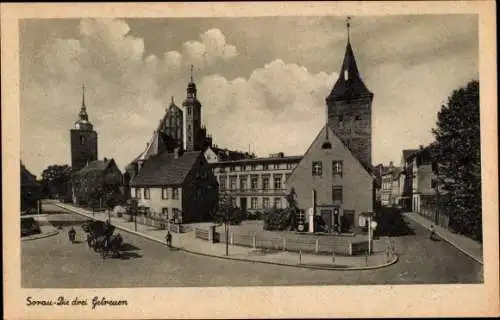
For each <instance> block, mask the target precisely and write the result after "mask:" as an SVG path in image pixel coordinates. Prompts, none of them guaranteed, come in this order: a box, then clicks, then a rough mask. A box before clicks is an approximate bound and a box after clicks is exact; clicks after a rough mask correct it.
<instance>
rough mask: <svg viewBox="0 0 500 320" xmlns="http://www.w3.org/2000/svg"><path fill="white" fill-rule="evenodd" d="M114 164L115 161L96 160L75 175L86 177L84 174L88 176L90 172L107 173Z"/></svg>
mask: <svg viewBox="0 0 500 320" xmlns="http://www.w3.org/2000/svg"><path fill="white" fill-rule="evenodd" d="M112 162H114V160H113V159H106V160H95V161H92V162H89V163H88V164H87V165H86V166H85V167H83V168H82V169H81V170H80V171H77V172H75V175H84V174H87V173H89V172H99V171H105V170H106V169H107V168H108V167H109V165H110V164H111V163H112Z"/></svg>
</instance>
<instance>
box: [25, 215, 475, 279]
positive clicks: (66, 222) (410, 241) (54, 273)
mask: <svg viewBox="0 0 500 320" xmlns="http://www.w3.org/2000/svg"><path fill="white" fill-rule="evenodd" d="M46 211H47V212H51V213H49V215H48V220H49V221H50V222H51V223H52V224H54V225H55V226H58V225H63V226H64V229H63V230H62V232H60V233H59V234H58V235H56V236H53V237H49V238H44V239H38V240H33V241H25V242H22V286H23V287H26V288H33V287H34V288H93V287H96V288H98V287H176V286H181V287H186V286H273V285H335V284H337V285H350V284H352V285H360V284H412V283H478V282H481V281H482V266H481V265H480V264H479V263H477V262H475V261H474V260H472V259H471V258H469V257H468V256H466V255H465V254H463V253H461V252H460V251H458V250H457V249H455V248H454V247H452V246H450V245H449V244H447V243H446V242H444V241H439V242H434V241H432V242H431V241H430V240H429V239H428V238H427V233H426V231H425V229H423V228H421V227H420V226H418V225H416V224H415V223H414V222H411V221H409V222H408V224H409V227H410V228H412V229H413V230H414V231H415V234H413V235H407V236H401V237H398V238H397V239H396V250H397V252H398V255H399V257H400V258H399V259H400V260H399V262H397V263H396V264H394V265H392V266H389V267H386V268H382V269H376V270H367V271H328V270H310V269H301V268H295V267H284V266H273V265H266V264H260V263H248V262H240V261H230V260H223V259H218V258H211V257H205V256H199V255H194V254H189V253H185V252H183V251H179V250H175V249H173V250H169V249H168V248H166V247H165V246H163V245H161V244H159V243H155V242H152V241H149V240H146V239H143V238H142V237H138V236H135V235H131V234H128V233H125V232H121V234H122V236H123V238H124V241H125V243H126V245H125V249H126V251H125V252H124V254H123V257H122V258H121V259H118V258H114V259H111V258H107V259H105V260H102V259H101V257H100V256H99V254H98V253H96V252H94V251H92V250H89V248H88V247H87V244H86V243H85V242H83V241H82V242H80V243H75V244H71V243H70V242H69V241H68V239H67V234H66V231H67V229H68V228H69V226H70V225H73V226H74V227H75V230H77V240H83V236H84V233H83V231H82V230H81V228H80V227H79V225H80V224H81V223H82V222H83V221H84V218H82V217H81V216H78V215H75V214H71V213H67V212H64V210H63V209H60V208H57V207H55V206H52V205H47V208H46Z"/></svg>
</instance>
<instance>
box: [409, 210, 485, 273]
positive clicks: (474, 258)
mask: <svg viewBox="0 0 500 320" xmlns="http://www.w3.org/2000/svg"><path fill="white" fill-rule="evenodd" d="M404 216H405V217H407V218H409V219H411V220H412V221H413V222H415V223H417V224H418V225H420V226H421V227H423V228H427V227H426V226H424V225H423V224H421V223H420V222H418V221H417V220H416V219H414V218H412V217H411V216H410V215H408V214H405V215H404ZM424 219H425V218H424ZM434 233H435V234H436V235H437V236H439V238H441V239H443V240H444V241H446V242H448V243H449V244H450V245H452V246H453V247H455V248H456V249H458V250H459V251H461V252H462V253H464V254H465V255H467V256H468V257H469V258H471V259H472V260H474V261H476V262H477V263H480V264H481V265H484V264H483V260H482V259H480V258H478V257H477V256H476V255H474V254H472V253H470V252H469V251H467V250H465V249H463V248H461V247H460V246H459V245H457V244H456V243H455V242H453V241H451V240H449V239H447V238H446V237H443V235H442V234H440V233H439V232H438V231H436V230H434Z"/></svg>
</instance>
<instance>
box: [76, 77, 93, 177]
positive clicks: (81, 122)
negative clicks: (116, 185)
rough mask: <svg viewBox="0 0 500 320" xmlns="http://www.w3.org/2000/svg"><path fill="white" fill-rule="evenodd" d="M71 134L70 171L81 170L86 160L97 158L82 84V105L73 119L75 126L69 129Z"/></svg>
mask: <svg viewBox="0 0 500 320" xmlns="http://www.w3.org/2000/svg"><path fill="white" fill-rule="evenodd" d="M70 136H71V167H72V171H73V172H76V171H79V170H81V169H82V168H83V167H85V166H86V165H87V163H88V162H91V161H95V160H97V132H95V130H94V127H93V126H92V123H90V121H89V116H88V114H87V107H86V106H85V87H83V86H82V106H81V108H80V113H79V114H78V120H76V121H75V127H74V128H73V129H71V130H70Z"/></svg>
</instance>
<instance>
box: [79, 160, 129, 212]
mask: <svg viewBox="0 0 500 320" xmlns="http://www.w3.org/2000/svg"><path fill="white" fill-rule="evenodd" d="M71 181H72V186H73V188H72V191H73V192H72V194H73V203H75V204H83V205H97V203H91V201H92V200H94V201H98V200H97V198H98V197H97V196H96V193H97V192H98V190H99V188H100V189H101V190H105V192H106V193H111V194H112V195H113V199H115V200H116V202H121V201H122V200H123V199H124V196H125V190H124V185H123V175H122V173H121V171H120V169H118V166H117V165H116V163H115V161H114V160H113V159H107V158H104V159H103V160H95V161H92V162H89V163H88V164H87V165H86V166H85V167H84V168H83V169H81V170H79V171H77V172H75V173H74V174H73V176H72V177H71ZM100 202H101V201H100ZM99 205H104V204H103V203H102V202H101V203H100V204H99Z"/></svg>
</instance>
